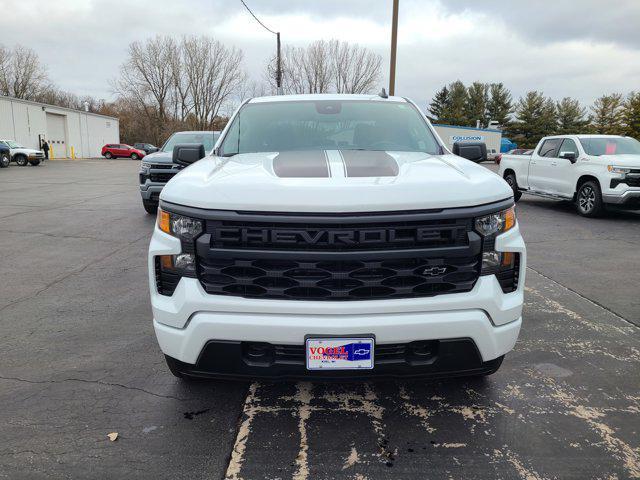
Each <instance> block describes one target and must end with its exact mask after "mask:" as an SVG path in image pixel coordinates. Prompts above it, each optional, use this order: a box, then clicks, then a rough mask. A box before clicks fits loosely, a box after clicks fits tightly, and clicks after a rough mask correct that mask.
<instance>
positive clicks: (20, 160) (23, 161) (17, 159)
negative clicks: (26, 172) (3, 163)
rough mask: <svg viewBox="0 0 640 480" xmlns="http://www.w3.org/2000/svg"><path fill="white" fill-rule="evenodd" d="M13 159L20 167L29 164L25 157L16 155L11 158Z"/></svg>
mask: <svg viewBox="0 0 640 480" xmlns="http://www.w3.org/2000/svg"><path fill="white" fill-rule="evenodd" d="M13 159H14V160H15V162H16V163H17V164H18V165H20V166H21V167H26V166H27V164H28V163H29V161H28V160H27V157H25V156H24V155H16V156H15V157H13Z"/></svg>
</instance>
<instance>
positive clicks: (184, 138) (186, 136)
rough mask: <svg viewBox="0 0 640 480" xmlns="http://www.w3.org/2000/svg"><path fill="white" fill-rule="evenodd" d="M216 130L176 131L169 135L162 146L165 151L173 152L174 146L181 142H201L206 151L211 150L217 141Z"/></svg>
mask: <svg viewBox="0 0 640 480" xmlns="http://www.w3.org/2000/svg"><path fill="white" fill-rule="evenodd" d="M216 138H217V137H215V136H214V132H193V133H189V132H184V133H174V134H173V135H171V136H170V137H169V140H167V141H166V143H165V144H164V146H163V147H162V151H163V152H173V147H175V146H176V145H179V144H181V143H201V144H202V145H204V151H205V152H207V153H208V152H210V151H211V150H213V147H214V145H215V143H216V141H215V139H216Z"/></svg>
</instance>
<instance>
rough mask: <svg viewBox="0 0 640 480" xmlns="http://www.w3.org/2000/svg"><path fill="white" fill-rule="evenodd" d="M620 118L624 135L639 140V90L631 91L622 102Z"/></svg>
mask: <svg viewBox="0 0 640 480" xmlns="http://www.w3.org/2000/svg"><path fill="white" fill-rule="evenodd" d="M622 118H623V121H624V128H625V132H624V133H625V135H629V136H630V137H633V138H635V139H637V140H640V92H637V93H636V92H631V93H630V94H629V95H628V96H627V100H626V101H625V102H624V106H623V114H622Z"/></svg>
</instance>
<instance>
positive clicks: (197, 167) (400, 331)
mask: <svg viewBox="0 0 640 480" xmlns="http://www.w3.org/2000/svg"><path fill="white" fill-rule="evenodd" d="M202 157H205V153H204V148H203V147H202V146H201V145H194V144H186V145H176V146H175V147H174V150H173V161H174V162H176V163H178V164H181V165H189V166H188V167H187V168H184V169H182V170H180V172H179V173H177V175H175V176H174V177H173V178H172V179H171V180H169V182H168V183H167V184H166V186H165V187H164V189H163V190H162V193H161V194H160V204H159V208H158V218H157V224H156V227H155V229H154V232H153V237H152V239H151V244H150V246H149V257H148V260H149V284H150V291H151V305H152V310H153V317H154V319H153V324H154V328H155V332H156V336H157V339H158V342H159V344H160V347H161V349H162V351H163V352H164V354H165V357H166V360H167V364H168V366H169V368H170V370H171V372H172V373H173V374H174V375H176V376H178V377H181V378H193V377H213V378H226V377H244V378H268V379H283V378H287V379H288V378H301V377H302V378H345V377H347V378H372V377H376V378H377V377H388V376H391V377H395V376H404V377H414V376H443V375H444V376H450V375H487V374H490V373H493V372H495V371H496V370H497V369H498V368H499V366H500V364H501V363H502V359H503V356H504V355H505V354H506V353H507V352H509V351H510V350H511V349H512V348H513V346H514V344H515V342H516V339H517V337H518V333H519V331H520V325H521V322H522V320H521V315H522V303H523V291H524V272H525V264H526V259H525V246H524V242H523V240H522V237H521V236H520V230H519V227H518V222H517V221H516V217H515V210H514V202H513V194H512V191H511V189H510V188H509V186H508V185H507V184H506V183H505V182H504V181H503V180H502V179H501V178H500V177H499V176H498V175H496V174H494V173H492V172H490V171H489V170H487V169H486V168H484V167H481V166H479V165H476V164H475V163H473V162H470V161H468V160H465V159H463V158H460V157H457V156H454V155H452V154H451V153H450V152H448V151H447V149H446V148H445V146H444V144H443V142H442V140H441V139H440V138H439V137H438V135H437V134H436V133H435V132H434V130H433V128H432V126H431V125H430V124H429V122H428V120H427V119H426V118H425V117H424V115H422V114H421V113H420V111H419V110H418V108H417V107H416V105H415V104H414V103H412V102H410V101H408V100H406V99H404V98H400V97H388V98H387V97H386V96H384V97H381V96H374V95H290V96H277V97H262V98H254V99H251V100H249V101H247V102H245V103H244V104H243V105H242V106H241V107H240V108H239V109H238V111H236V113H235V114H234V115H233V117H232V118H231V120H230V121H229V124H228V125H227V127H226V128H225V130H224V131H223V132H222V135H221V137H220V139H219V140H218V142H217V144H216V146H215V148H214V150H213V152H212V153H211V154H210V155H208V156H206V157H205V158H202ZM201 158H202V159H201Z"/></svg>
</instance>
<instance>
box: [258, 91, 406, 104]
mask: <svg viewBox="0 0 640 480" xmlns="http://www.w3.org/2000/svg"><path fill="white" fill-rule="evenodd" d="M319 100H361V101H367V100H368V101H371V100H373V101H381V102H398V103H406V102H407V100H405V99H404V98H402V97H391V96H390V97H388V98H382V97H381V96H379V95H362V94H352V93H314V94H303V95H271V96H266V97H256V98H252V99H251V100H249V102H248V103H266V102H295V101H298V102H300V101H311V102H313V101H319Z"/></svg>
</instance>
